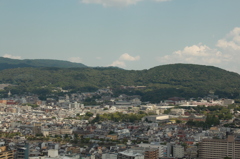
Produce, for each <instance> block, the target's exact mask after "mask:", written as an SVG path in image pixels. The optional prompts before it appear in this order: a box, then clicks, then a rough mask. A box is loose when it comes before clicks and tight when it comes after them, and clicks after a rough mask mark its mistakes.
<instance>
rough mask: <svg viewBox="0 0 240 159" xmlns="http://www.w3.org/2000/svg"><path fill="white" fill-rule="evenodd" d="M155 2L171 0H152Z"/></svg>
mask: <svg viewBox="0 0 240 159" xmlns="http://www.w3.org/2000/svg"><path fill="white" fill-rule="evenodd" d="M154 1H156V2H167V1H171V0H154Z"/></svg>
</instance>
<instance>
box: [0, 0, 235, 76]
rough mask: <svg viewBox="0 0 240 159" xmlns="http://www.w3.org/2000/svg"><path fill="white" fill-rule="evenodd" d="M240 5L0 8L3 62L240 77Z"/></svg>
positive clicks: (188, 2)
mask: <svg viewBox="0 0 240 159" xmlns="http://www.w3.org/2000/svg"><path fill="white" fill-rule="evenodd" d="M239 6H240V0H0V56H2V57H8V58H13V59H58V60H67V61H71V62H78V63H83V64H85V65H87V66H102V67H105V66H117V67H120V68H123V69H127V70H143V69H149V68H152V67H156V66H159V65H165V64H174V63H191V64H201V65H211V66H216V67H220V68H222V69H225V70H229V71H234V72H237V73H240V62H239V60H240V20H239V19H240V18H239V17H240V9H239Z"/></svg>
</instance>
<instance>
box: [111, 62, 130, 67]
mask: <svg viewBox="0 0 240 159" xmlns="http://www.w3.org/2000/svg"><path fill="white" fill-rule="evenodd" d="M109 66H117V67H126V64H125V62H124V61H120V60H116V61H113V63H112V64H111V65H109Z"/></svg>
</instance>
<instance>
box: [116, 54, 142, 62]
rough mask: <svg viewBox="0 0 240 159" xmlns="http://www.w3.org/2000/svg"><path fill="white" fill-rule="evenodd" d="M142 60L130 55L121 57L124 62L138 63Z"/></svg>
mask: <svg viewBox="0 0 240 159" xmlns="http://www.w3.org/2000/svg"><path fill="white" fill-rule="evenodd" d="M139 59H140V56H135V57H133V56H130V55H129V54H128V53H124V54H122V55H121V56H120V58H119V60H123V61H138V60H139Z"/></svg>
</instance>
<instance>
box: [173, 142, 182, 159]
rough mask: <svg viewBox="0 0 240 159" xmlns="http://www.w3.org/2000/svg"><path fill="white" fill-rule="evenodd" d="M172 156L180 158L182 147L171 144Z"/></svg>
mask: <svg viewBox="0 0 240 159" xmlns="http://www.w3.org/2000/svg"><path fill="white" fill-rule="evenodd" d="M173 157H177V158H182V157H184V147H183V146H181V145H174V146H173Z"/></svg>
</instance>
